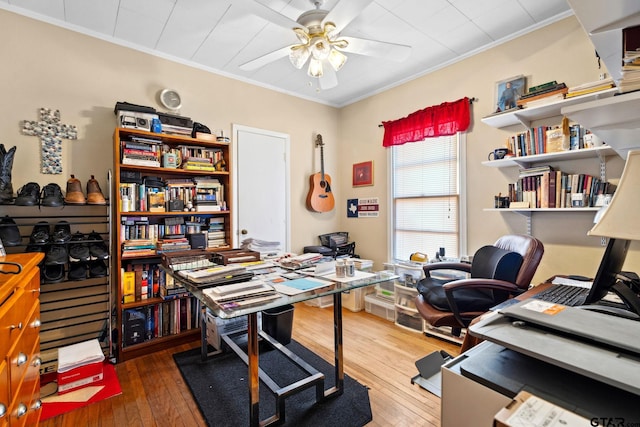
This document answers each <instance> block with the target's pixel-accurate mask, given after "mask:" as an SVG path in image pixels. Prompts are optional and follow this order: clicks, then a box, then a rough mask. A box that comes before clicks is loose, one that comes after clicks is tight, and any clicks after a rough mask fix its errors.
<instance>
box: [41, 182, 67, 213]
mask: <svg viewBox="0 0 640 427" xmlns="http://www.w3.org/2000/svg"><path fill="white" fill-rule="evenodd" d="M63 205H64V198H63V197H62V189H61V188H60V186H59V185H58V184H56V183H54V182H52V183H49V184H47V185H45V186H44V187H43V188H42V192H41V193H40V206H50V207H59V206H63Z"/></svg>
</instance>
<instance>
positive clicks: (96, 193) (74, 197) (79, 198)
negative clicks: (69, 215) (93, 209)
mask: <svg viewBox="0 0 640 427" xmlns="http://www.w3.org/2000/svg"><path fill="white" fill-rule="evenodd" d="M64 201H65V203H67V204H69V205H84V204H90V205H106V204H107V202H106V200H105V198H104V195H103V194H102V190H101V189H100V184H99V183H98V181H97V180H96V179H95V178H94V176H93V175H91V179H90V180H89V181H88V182H87V198H86V199H85V197H84V194H83V193H82V184H81V183H80V180H79V179H77V178H76V177H75V176H74V175H71V178H69V180H68V181H67V195H66V196H65V198H64Z"/></svg>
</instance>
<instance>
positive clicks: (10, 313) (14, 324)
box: [0, 288, 26, 357]
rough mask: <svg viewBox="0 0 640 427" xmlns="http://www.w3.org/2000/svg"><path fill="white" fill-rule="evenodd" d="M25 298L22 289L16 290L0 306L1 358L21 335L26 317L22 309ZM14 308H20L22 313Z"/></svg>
mask: <svg viewBox="0 0 640 427" xmlns="http://www.w3.org/2000/svg"><path fill="white" fill-rule="evenodd" d="M25 304H26V298H25V294H24V289H22V288H18V289H16V290H15V291H14V292H13V293H12V295H11V296H10V297H9V299H7V300H6V301H5V302H4V304H2V306H0V343H2V347H0V349H1V350H0V351H2V353H0V356H1V357H5V356H6V354H7V352H8V351H9V350H10V349H11V347H12V346H13V344H14V343H15V341H16V339H17V338H18V336H19V335H20V334H21V333H22V324H23V323H24V319H25V317H26V311H24V307H25ZM16 307H21V309H22V310H23V311H20V309H18V308H16Z"/></svg>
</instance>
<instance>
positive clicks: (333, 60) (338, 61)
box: [328, 49, 347, 71]
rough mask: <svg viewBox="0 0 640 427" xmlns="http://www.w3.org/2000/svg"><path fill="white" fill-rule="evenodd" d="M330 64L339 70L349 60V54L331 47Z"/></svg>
mask: <svg viewBox="0 0 640 427" xmlns="http://www.w3.org/2000/svg"><path fill="white" fill-rule="evenodd" d="M328 60H329V64H331V66H332V67H333V69H334V70H336V71H339V70H340V69H341V68H342V66H343V65H344V63H345V62H347V56H346V55H344V54H343V53H342V52H338V51H337V50H335V49H331V53H330V54H329V58H328Z"/></svg>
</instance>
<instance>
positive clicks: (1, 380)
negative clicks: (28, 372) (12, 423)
mask: <svg viewBox="0 0 640 427" xmlns="http://www.w3.org/2000/svg"><path fill="white" fill-rule="evenodd" d="M10 403H11V402H9V369H8V368H7V361H6V359H0V427H4V426H6V425H7V423H8V422H9V415H8V414H9V404H10ZM2 414H4V416H2Z"/></svg>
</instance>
